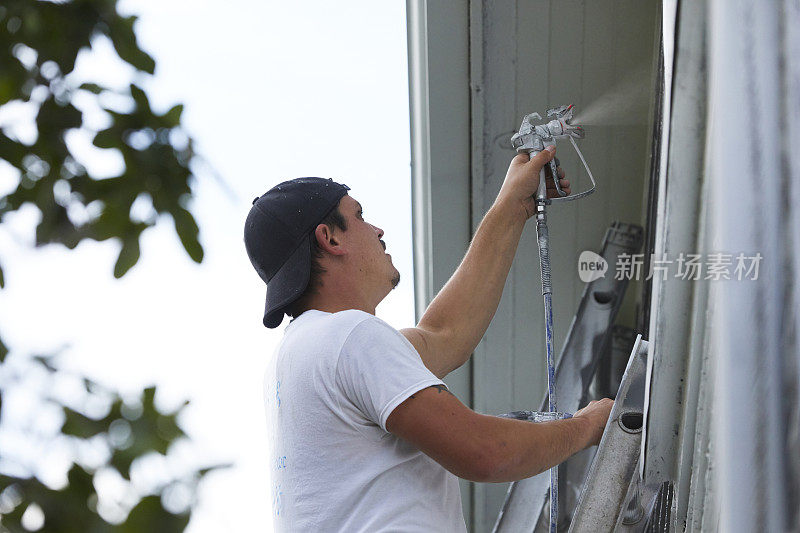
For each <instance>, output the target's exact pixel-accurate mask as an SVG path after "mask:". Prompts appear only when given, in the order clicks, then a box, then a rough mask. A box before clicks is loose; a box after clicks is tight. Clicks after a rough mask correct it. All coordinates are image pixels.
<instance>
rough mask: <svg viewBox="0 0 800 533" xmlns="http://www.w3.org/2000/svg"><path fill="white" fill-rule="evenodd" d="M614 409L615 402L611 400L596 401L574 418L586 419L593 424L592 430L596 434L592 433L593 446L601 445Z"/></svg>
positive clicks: (579, 411)
mask: <svg viewBox="0 0 800 533" xmlns="http://www.w3.org/2000/svg"><path fill="white" fill-rule="evenodd" d="M612 407H614V400H611V399H609V398H603V399H602V400H594V401H591V402H589V405H587V406H586V407H584V408H583V409H580V410H578V412H577V413H575V414H574V415H573V416H572V418H585V419H587V420H588V421H589V422H591V428H592V430H593V431H594V433H592V441H591V446H596V445H598V444H600V439H601V438H602V437H603V430H605V427H606V422H608V417H609V415H611V408H612Z"/></svg>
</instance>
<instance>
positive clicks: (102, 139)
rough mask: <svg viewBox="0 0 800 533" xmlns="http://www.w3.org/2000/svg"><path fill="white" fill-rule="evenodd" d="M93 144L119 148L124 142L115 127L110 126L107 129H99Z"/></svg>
mask: <svg viewBox="0 0 800 533" xmlns="http://www.w3.org/2000/svg"><path fill="white" fill-rule="evenodd" d="M92 144H94V145H95V146H97V147H98V148H117V147H118V146H119V145H120V144H122V139H121V138H120V136H119V135H118V134H117V132H116V131H115V130H114V129H112V128H109V129H107V130H103V131H98V132H97V133H96V134H95V136H94V140H93V141H92Z"/></svg>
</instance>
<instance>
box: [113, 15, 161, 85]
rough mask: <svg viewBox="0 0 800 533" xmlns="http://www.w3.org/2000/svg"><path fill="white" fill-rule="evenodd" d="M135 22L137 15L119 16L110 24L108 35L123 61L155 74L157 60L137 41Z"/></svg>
mask: <svg viewBox="0 0 800 533" xmlns="http://www.w3.org/2000/svg"><path fill="white" fill-rule="evenodd" d="M134 22H136V17H133V16H131V17H125V18H122V17H120V18H117V19H115V20H114V21H113V22H112V23H111V24H110V25H109V28H108V29H109V33H108V35H109V37H110V38H111V42H112V43H113V44H114V49H115V50H116V51H117V55H119V57H120V58H121V59H122V60H123V61H125V62H126V63H128V64H129V65H131V66H132V67H134V68H136V69H137V70H142V71H144V72H147V73H148V74H153V73H154V72H155V70H156V62H155V60H154V59H153V58H152V57H150V55H149V54H147V53H146V52H144V51H143V50H142V49H141V48H139V45H138V44H137V43H136V34H135V33H134V32H133V24H134Z"/></svg>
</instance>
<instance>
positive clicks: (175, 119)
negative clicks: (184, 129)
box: [163, 104, 183, 128]
mask: <svg viewBox="0 0 800 533" xmlns="http://www.w3.org/2000/svg"><path fill="white" fill-rule="evenodd" d="M182 113H183V104H178V105H176V106H174V107H173V108H172V109H170V110H169V111H167V112H166V113H164V115H163V116H164V120H165V121H166V122H167V124H169V126H170V127H173V128H174V127H176V126H179V125H180V123H181V114H182Z"/></svg>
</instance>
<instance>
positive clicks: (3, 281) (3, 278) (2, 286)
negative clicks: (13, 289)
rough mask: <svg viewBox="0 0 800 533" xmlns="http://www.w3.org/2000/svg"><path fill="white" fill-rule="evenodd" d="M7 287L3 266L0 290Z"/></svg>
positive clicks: (0, 269) (0, 271) (0, 272)
mask: <svg viewBox="0 0 800 533" xmlns="http://www.w3.org/2000/svg"><path fill="white" fill-rule="evenodd" d="M5 286H6V277H5V276H4V275H3V266H2V265H0V289H3V288H5Z"/></svg>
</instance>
